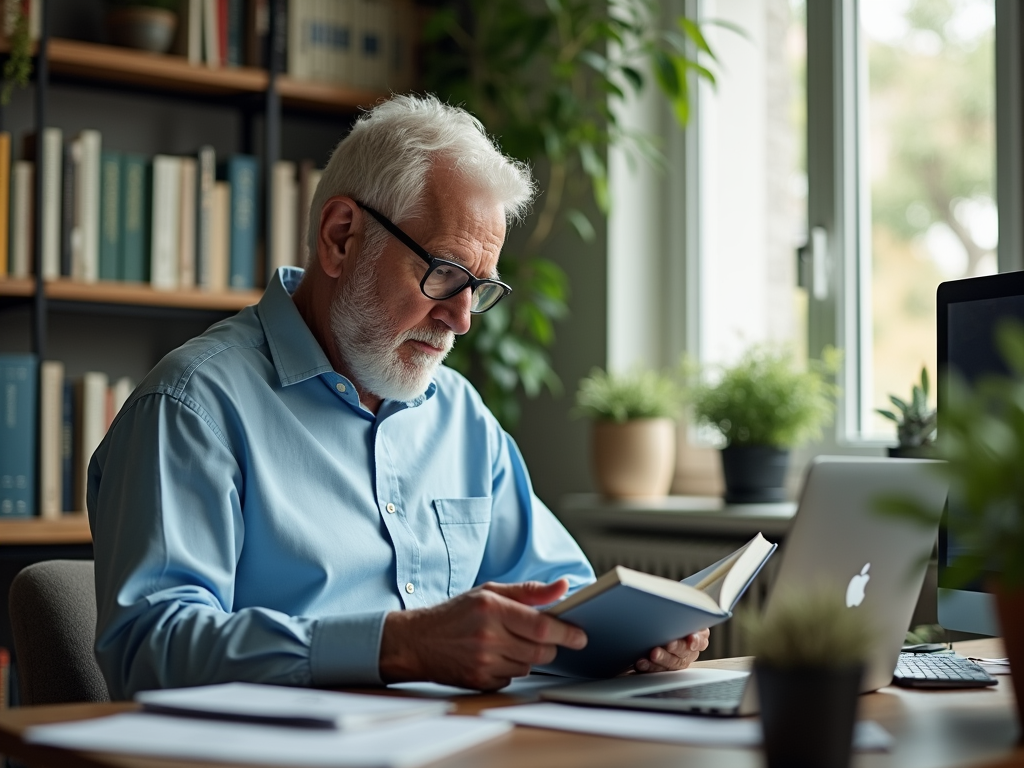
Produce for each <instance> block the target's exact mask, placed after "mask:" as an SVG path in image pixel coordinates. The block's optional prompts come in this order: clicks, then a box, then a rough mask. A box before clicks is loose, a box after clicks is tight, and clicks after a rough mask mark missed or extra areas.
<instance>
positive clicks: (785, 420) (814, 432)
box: [687, 345, 839, 503]
mask: <svg viewBox="0 0 1024 768" xmlns="http://www.w3.org/2000/svg"><path fill="white" fill-rule="evenodd" d="M838 365H839V353H838V352H836V351H835V350H832V349H829V350H826V354H825V355H824V359H823V360H822V361H811V362H810V364H809V365H808V367H807V368H804V369H800V368H798V367H797V365H796V363H795V362H794V360H793V357H792V355H791V354H790V353H789V352H788V351H787V350H786V349H785V348H783V347H778V346H771V345H755V346H753V347H751V348H750V349H749V350H748V351H747V352H746V353H745V354H744V355H743V357H741V358H740V360H739V362H737V363H736V364H735V365H733V366H728V367H722V368H718V369H712V370H705V371H701V370H700V369H697V368H694V367H693V366H692V365H690V366H689V369H690V370H689V371H688V372H687V378H688V379H689V380H690V382H691V383H690V385H689V387H688V390H687V399H688V400H689V402H690V406H691V408H692V410H693V413H694V416H695V418H696V421H697V423H698V424H703V425H706V426H709V427H711V428H713V429H714V430H715V431H717V432H718V433H719V434H720V435H721V436H722V438H723V439H724V441H725V446H724V447H723V449H722V469H723V471H724V474H725V486H726V495H725V500H726V502H727V503H756V502H775V501H782V500H783V499H784V498H785V474H786V468H787V466H788V463H789V451H790V449H791V448H793V447H794V446H796V445H799V444H800V443H802V442H803V441H805V440H807V439H809V438H812V437H816V436H819V435H820V434H821V428H822V426H824V425H825V424H826V423H827V422H828V421H829V420H830V419H831V417H832V412H833V408H834V398H835V394H836V391H837V390H836V387H835V385H834V384H833V383H832V382H831V380H830V377H831V375H832V374H833V373H834V372H835V370H836V369H837V368H838Z"/></svg>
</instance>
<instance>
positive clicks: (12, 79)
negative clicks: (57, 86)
mask: <svg viewBox="0 0 1024 768" xmlns="http://www.w3.org/2000/svg"><path fill="white" fill-rule="evenodd" d="M3 31H4V35H5V36H6V37H7V41H8V45H9V50H8V52H7V61H5V62H4V71H3V87H2V89H0V104H3V105H6V104H8V103H9V102H10V100H11V94H12V93H13V92H14V88H15V86H17V87H20V88H24V87H26V86H27V85H28V82H29V78H30V77H32V40H31V35H30V34H29V28H28V17H27V16H26V15H25V10H24V6H23V5H22V4H21V3H4V18H3Z"/></svg>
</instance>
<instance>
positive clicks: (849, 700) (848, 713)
mask: <svg viewBox="0 0 1024 768" xmlns="http://www.w3.org/2000/svg"><path fill="white" fill-rule="evenodd" d="M842 594H843V591H842V590H841V589H840V588H838V587H831V588H829V587H819V588H817V589H812V590H809V591H807V592H799V593H796V592H791V593H788V594H780V595H773V596H772V599H771V603H770V604H769V606H768V609H767V613H766V614H765V617H764V618H763V619H754V618H751V617H750V616H749V615H748V616H746V617H744V619H745V620H744V621H743V623H744V628H745V630H746V631H747V632H748V634H749V636H750V637H751V644H752V646H753V651H754V659H755V661H754V675H755V676H756V678H757V691H758V696H759V698H760V709H761V723H762V728H763V729H764V748H765V756H766V758H767V764H768V768H776V767H778V768H783V767H785V768H801V767H803V766H806V767H807V768H811V767H812V766H813V768H846V767H847V766H848V765H849V764H850V751H851V747H852V744H853V727H854V723H855V721H856V714H857V695H858V693H859V690H860V682H861V677H862V675H863V672H864V663H865V660H866V657H867V654H868V653H869V651H870V648H871V630H870V628H869V627H868V626H867V625H866V624H865V622H864V618H863V616H862V615H860V614H859V613H858V612H857V611H856V609H849V608H847V606H846V604H845V602H844V601H843V599H842Z"/></svg>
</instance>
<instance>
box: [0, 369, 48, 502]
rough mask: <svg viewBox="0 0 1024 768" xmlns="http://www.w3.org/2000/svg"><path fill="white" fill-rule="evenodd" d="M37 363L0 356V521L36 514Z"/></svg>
mask: <svg viewBox="0 0 1024 768" xmlns="http://www.w3.org/2000/svg"><path fill="white" fill-rule="evenodd" d="M38 396H39V360H38V359H37V358H36V356H35V355H0V518H5V517H29V516H31V515H34V514H35V513H36V488H37V486H38V482H39V479H38V475H37V471H36V470H37V466H38V453H39V451H38V447H37V443H36V432H37V426H38V420H39V414H38V408H39V401H38Z"/></svg>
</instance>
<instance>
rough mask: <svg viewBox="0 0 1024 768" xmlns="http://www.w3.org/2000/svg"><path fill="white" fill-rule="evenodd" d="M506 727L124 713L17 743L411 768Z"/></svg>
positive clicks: (46, 730)
mask: <svg viewBox="0 0 1024 768" xmlns="http://www.w3.org/2000/svg"><path fill="white" fill-rule="evenodd" d="M511 728H512V725H511V724H510V723H507V722H503V721H499V720H484V719H483V718H479V717H457V716H446V717H432V718H425V719H420V720H410V721H403V722H400V723H393V724H389V725H386V726H380V727H377V728H373V729H371V730H362V731H355V732H342V731H335V730H326V729H315V728H291V727H286V726H268V725H251V724H247V723H233V722H225V721H222V720H202V719H198V718H187V717H171V716H169V715H156V714H149V713H145V712H138V713H136V712H131V713H127V714H122V715H113V716H111V717H104V718H98V719H96V720H83V721H78V722H74V723H61V724H57V725H39V726H35V727H32V728H28V729H27V730H26V731H25V736H24V738H25V741H27V742H29V743H31V744H45V745H47V746H53V747H64V748H65V749H76V750H85V751H91V752H117V753H125V754H135V755H147V756H151V757H165V758H175V759H186V760H206V761H214V762H230V763H254V764H258V765H272V764H277V765H293V766H313V767H315V768H321V767H324V766H341V767H343V768H354V767H356V766H358V767H359V768H412V767H413V766H418V765H423V764H424V763H429V762H431V761H433V760H438V759H440V758H442V757H445V756H447V755H450V754H453V753H455V752H459V751H461V750H463V749H467V748H469V747H472V746H474V745H476V744H480V743H482V742H485V741H488V740H490V739H493V738H496V737H498V736H500V735H502V734H504V733H507V732H508V731H509V730H511Z"/></svg>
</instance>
